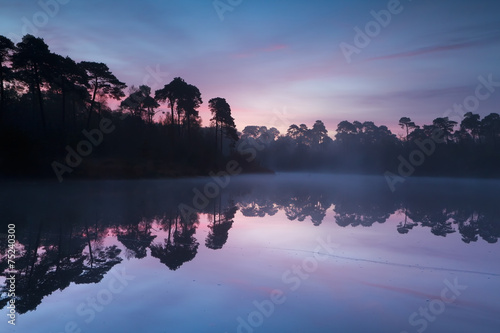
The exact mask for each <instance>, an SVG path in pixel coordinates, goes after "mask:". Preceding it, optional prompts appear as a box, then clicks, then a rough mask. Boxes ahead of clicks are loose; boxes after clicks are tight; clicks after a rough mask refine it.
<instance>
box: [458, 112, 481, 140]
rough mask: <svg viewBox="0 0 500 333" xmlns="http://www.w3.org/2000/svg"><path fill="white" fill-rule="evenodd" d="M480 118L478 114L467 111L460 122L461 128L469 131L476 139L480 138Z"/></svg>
mask: <svg viewBox="0 0 500 333" xmlns="http://www.w3.org/2000/svg"><path fill="white" fill-rule="evenodd" d="M479 118H480V116H479V115H478V114H473V113H472V112H467V113H466V114H465V115H464V119H462V122H461V123H460V129H461V130H464V131H466V132H468V133H469V134H470V135H471V136H472V138H473V140H474V141H477V140H478V139H479V133H480V131H481V123H480V121H479Z"/></svg>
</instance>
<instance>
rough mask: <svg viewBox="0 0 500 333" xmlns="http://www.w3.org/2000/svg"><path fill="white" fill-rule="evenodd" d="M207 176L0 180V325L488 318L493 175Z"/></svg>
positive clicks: (357, 326) (403, 322)
mask: <svg viewBox="0 0 500 333" xmlns="http://www.w3.org/2000/svg"><path fill="white" fill-rule="evenodd" d="M219 182H221V184H222V185H223V186H224V188H223V189H220V186H219V185H216V183H215V181H214V180H213V179H209V178H199V179H185V180H144V181H66V182H65V183H63V184H55V183H50V182H7V183H4V184H2V186H1V189H0V212H1V214H2V222H1V225H0V227H1V228H2V229H1V230H0V233H2V235H1V236H2V237H1V238H0V271H2V272H3V274H2V276H1V277H0V284H1V286H2V287H3V290H2V294H1V297H0V309H1V312H2V315H1V316H0V320H1V322H0V331H1V332H23V333H24V332H47V333H61V332H68V333H69V332H75V333H76V332H92V333H100V332H106V333H109V332H151V333H153V332H221V333H224V332H242V333H250V332H273V333H274V332H304V333H309V332H329V333H330V332H384V333H387V332H398V333H399V332H408V333H411V332H424V331H425V332H454V333H456V332H482V333H488V332H495V333H497V332H499V331H500V316H499V313H500V302H499V301H498V295H499V294H500V264H499V260H498V257H499V254H500V245H499V242H498V238H499V237H500V200H499V199H500V182H498V181H491V180H481V181H471V180H449V179H410V180H408V181H406V182H405V183H404V184H400V185H398V186H399V187H398V188H397V190H396V192H394V193H391V192H390V190H389V188H388V186H387V184H386V183H385V180H384V178H382V177H365V176H331V175H328V176H325V175H312V174H278V175H272V176H271V175H269V176H268V175H265V176H240V177H234V178H232V179H231V180H230V181H229V184H228V185H227V186H226V183H225V179H219ZM219 189H220V191H219ZM8 224H15V226H16V227H15V230H16V251H17V253H16V258H15V266H16V270H17V271H18V273H17V274H16V276H15V278H16V291H15V293H16V299H15V304H16V311H17V313H16V321H15V324H16V325H15V326H13V325H10V324H8V323H7V321H8V320H9V317H8V316H7V314H8V311H9V309H8V308H7V302H8V301H9V300H10V298H9V297H8V296H7V293H6V286H7V284H6V280H5V276H6V270H7V269H8V267H7V256H6V255H7V253H6V252H7V248H8V245H7V237H6V232H7V225H8Z"/></svg>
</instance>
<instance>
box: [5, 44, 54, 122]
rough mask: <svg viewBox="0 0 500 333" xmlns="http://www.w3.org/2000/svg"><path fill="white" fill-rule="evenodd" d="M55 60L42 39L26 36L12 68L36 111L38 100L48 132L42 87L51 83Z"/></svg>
mask: <svg viewBox="0 0 500 333" xmlns="http://www.w3.org/2000/svg"><path fill="white" fill-rule="evenodd" d="M53 60H54V58H53V57H52V55H51V53H50V51H49V46H48V45H47V44H45V42H44V40H43V39H42V38H36V37H34V36H33V35H26V36H24V37H23V39H22V41H21V42H19V43H18V44H17V48H16V52H15V53H14V55H13V56H12V68H13V69H14V71H15V72H16V73H17V75H18V78H19V79H21V80H22V81H23V82H25V83H26V84H27V85H28V87H29V90H30V91H31V95H32V98H33V110H34V109H35V103H36V102H35V100H36V98H35V96H36V97H37V98H38V99H37V100H38V107H39V111H40V119H41V122H42V127H43V130H44V131H46V130H47V121H46V115H45V111H44V101H43V95H42V87H43V86H44V85H45V84H48V83H50V77H51V68H52V67H53V66H52V65H53Z"/></svg>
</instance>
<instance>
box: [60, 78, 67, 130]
mask: <svg viewBox="0 0 500 333" xmlns="http://www.w3.org/2000/svg"><path fill="white" fill-rule="evenodd" d="M61 92H62V119H61V120H62V131H63V133H66V89H65V87H64V80H61Z"/></svg>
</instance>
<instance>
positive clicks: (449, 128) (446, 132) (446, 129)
mask: <svg viewBox="0 0 500 333" xmlns="http://www.w3.org/2000/svg"><path fill="white" fill-rule="evenodd" d="M456 124H457V122H456V121H453V120H449V119H448V117H444V118H436V119H434V120H433V121H432V125H433V126H434V128H437V129H439V130H441V131H442V133H443V136H444V139H445V140H446V142H448V141H450V137H451V134H452V133H453V128H454V127H455V125H456ZM431 135H432V133H430V135H429V136H431Z"/></svg>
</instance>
